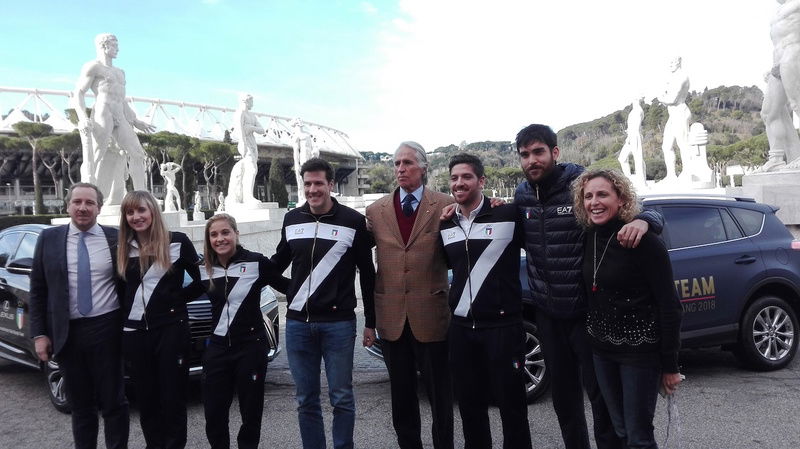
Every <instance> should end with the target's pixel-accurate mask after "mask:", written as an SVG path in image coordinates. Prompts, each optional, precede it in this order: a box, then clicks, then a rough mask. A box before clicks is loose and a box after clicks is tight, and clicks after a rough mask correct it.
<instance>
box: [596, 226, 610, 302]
mask: <svg viewBox="0 0 800 449" xmlns="http://www.w3.org/2000/svg"><path fill="white" fill-rule="evenodd" d="M612 238H614V236H613V235H611V236H609V237H608V241H607V242H606V247H605V248H604V249H603V254H601V255H600V262H598V261H597V232H595V233H594V252H593V254H592V268H594V272H592V291H593V292H596V291H597V270H599V269H600V265H602V264H603V258H604V257H606V251H608V245H609V244H610V243H611V239H612Z"/></svg>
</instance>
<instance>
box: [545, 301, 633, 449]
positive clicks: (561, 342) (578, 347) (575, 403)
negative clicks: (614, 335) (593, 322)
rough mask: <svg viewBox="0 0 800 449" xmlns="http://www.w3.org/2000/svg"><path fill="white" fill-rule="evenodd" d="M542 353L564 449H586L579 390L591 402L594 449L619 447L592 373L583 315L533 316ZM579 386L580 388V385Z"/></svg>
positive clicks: (581, 396)
mask: <svg viewBox="0 0 800 449" xmlns="http://www.w3.org/2000/svg"><path fill="white" fill-rule="evenodd" d="M536 324H537V325H538V327H539V336H540V337H541V338H542V352H543V354H544V361H545V365H546V366H547V369H548V370H550V379H551V388H552V396H553V408H554V409H555V412H556V416H557V417H558V424H559V425H560V426H561V436H562V438H563V439H564V446H565V448H566V449H589V448H590V445H589V431H588V429H587V426H586V415H585V414H584V406H583V389H586V395H587V396H589V402H590V403H591V404H592V418H593V421H594V439H595V443H596V444H597V449H617V448H622V447H623V443H622V441H621V440H620V439H619V437H617V435H616V433H615V432H614V426H613V424H612V423H611V417H610V416H609V414H608V408H607V407H606V403H605V401H604V400H603V395H602V394H601V393H600V387H599V386H598V384H597V377H596V376H595V373H594V362H593V361H592V349H591V347H590V346H589V341H588V338H587V335H586V317H585V316H581V317H578V318H571V319H558V318H553V317H550V316H547V315H545V314H544V313H539V314H538V315H537V316H536ZM581 384H582V385H583V389H582V388H581Z"/></svg>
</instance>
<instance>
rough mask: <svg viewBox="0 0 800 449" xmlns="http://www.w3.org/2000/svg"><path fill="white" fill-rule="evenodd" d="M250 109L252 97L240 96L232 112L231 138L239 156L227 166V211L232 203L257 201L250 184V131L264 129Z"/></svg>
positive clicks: (254, 163)
mask: <svg viewBox="0 0 800 449" xmlns="http://www.w3.org/2000/svg"><path fill="white" fill-rule="evenodd" d="M251 109H253V96H252V95H248V94H245V95H242V96H241V97H240V101H239V107H238V108H237V110H236V113H235V114H234V127H233V137H234V138H235V139H236V140H237V142H238V144H237V146H236V148H237V149H238V151H239V155H240V156H241V159H239V161H238V162H236V164H235V165H234V166H233V169H231V177H230V182H229V183H228V197H227V199H226V204H225V207H226V208H227V209H228V210H230V209H231V208H232V207H235V206H236V205H240V204H243V205H249V206H255V205H259V204H261V201H259V200H258V199H257V198H256V197H254V196H253V187H254V185H255V181H256V173H257V172H258V145H257V144H256V138H255V136H254V135H253V134H254V133H259V134H264V128H263V127H262V126H261V124H260V123H258V118H256V116H255V114H253V113H252V112H250V110H251Z"/></svg>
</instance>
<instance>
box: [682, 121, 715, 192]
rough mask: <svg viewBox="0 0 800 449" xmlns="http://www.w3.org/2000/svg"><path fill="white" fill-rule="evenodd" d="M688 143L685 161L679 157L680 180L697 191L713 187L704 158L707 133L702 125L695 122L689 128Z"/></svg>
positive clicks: (710, 173) (712, 178)
mask: <svg viewBox="0 0 800 449" xmlns="http://www.w3.org/2000/svg"><path fill="white" fill-rule="evenodd" d="M688 142H689V149H690V151H689V154H688V155H687V157H686V158H685V159H684V156H683V155H681V163H682V164H683V171H682V172H681V176H680V177H681V179H683V180H685V181H688V182H691V185H692V187H694V188H698V189H703V188H712V187H714V172H713V171H712V170H711V168H709V166H708V158H707V156H706V145H708V131H706V128H705V127H704V126H703V124H702V123H699V122H695V123H692V126H690V127H689V138H688Z"/></svg>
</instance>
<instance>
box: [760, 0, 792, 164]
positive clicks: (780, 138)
mask: <svg viewBox="0 0 800 449" xmlns="http://www.w3.org/2000/svg"><path fill="white" fill-rule="evenodd" d="M778 3H780V4H781V5H780V6H779V7H778V12H777V14H775V17H774V18H773V19H772V23H771V28H770V37H771V38H772V44H773V46H774V50H773V54H772V61H773V62H772V64H773V67H772V70H771V71H770V72H769V73H768V74H767V75H766V82H767V91H766V93H765V94H764V103H763V104H762V105H761V118H762V119H763V120H764V125H765V126H766V128H767V140H768V141H769V159H768V160H767V162H766V163H765V164H764V165H763V166H762V167H761V168H760V169H759V171H762V172H769V171H776V170H780V169H782V168H800V138H799V137H798V135H797V130H795V128H794V124H793V123H792V111H794V113H795V114H798V115H800V0H778Z"/></svg>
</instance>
